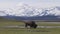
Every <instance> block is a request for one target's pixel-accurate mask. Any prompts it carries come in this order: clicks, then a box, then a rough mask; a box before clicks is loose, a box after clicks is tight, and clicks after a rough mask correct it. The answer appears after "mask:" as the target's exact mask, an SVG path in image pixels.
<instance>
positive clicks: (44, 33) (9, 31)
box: [0, 19, 60, 34]
mask: <svg viewBox="0 0 60 34" xmlns="http://www.w3.org/2000/svg"><path fill="white" fill-rule="evenodd" d="M36 23H37V24H38V25H39V26H60V22H36ZM9 25H12V26H14V25H18V26H19V25H24V23H23V22H20V21H15V20H14V21H13V20H12V21H11V20H4V19H0V27H1V26H9ZM0 34H60V28H37V29H26V28H23V29H22V28H0Z"/></svg>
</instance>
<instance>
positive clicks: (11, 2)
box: [0, 0, 60, 9]
mask: <svg viewBox="0 0 60 34" xmlns="http://www.w3.org/2000/svg"><path fill="white" fill-rule="evenodd" d="M20 2H24V3H27V4H29V5H31V6H33V7H52V6H60V0H0V9H6V8H13V7H15V6H16V5H17V4H19V3H20Z"/></svg>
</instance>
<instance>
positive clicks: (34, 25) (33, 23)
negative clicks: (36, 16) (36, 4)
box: [25, 21, 37, 28]
mask: <svg viewBox="0 0 60 34" xmlns="http://www.w3.org/2000/svg"><path fill="white" fill-rule="evenodd" d="M27 26H30V27H31V28H37V24H36V23H35V22H34V21H32V22H31V24H30V23H25V27H27Z"/></svg>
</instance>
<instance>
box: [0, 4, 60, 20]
mask: <svg viewBox="0 0 60 34" xmlns="http://www.w3.org/2000/svg"><path fill="white" fill-rule="evenodd" d="M0 16H1V17H3V18H7V19H16V20H60V7H59V6H54V7H50V8H35V7H32V6H29V5H28V4H25V3H22V4H20V5H17V6H16V7H15V8H11V9H7V10H0Z"/></svg>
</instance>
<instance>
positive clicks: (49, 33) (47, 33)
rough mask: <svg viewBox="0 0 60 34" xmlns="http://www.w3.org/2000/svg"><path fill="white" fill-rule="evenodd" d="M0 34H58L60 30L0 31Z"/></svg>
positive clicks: (12, 29)
mask: <svg viewBox="0 0 60 34" xmlns="http://www.w3.org/2000/svg"><path fill="white" fill-rule="evenodd" d="M0 34H60V28H39V29H16V28H11V29H0Z"/></svg>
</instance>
